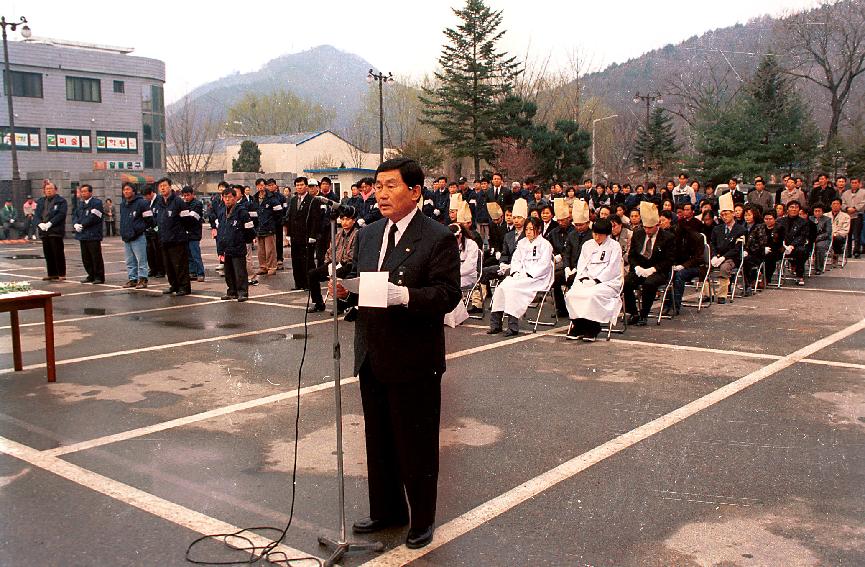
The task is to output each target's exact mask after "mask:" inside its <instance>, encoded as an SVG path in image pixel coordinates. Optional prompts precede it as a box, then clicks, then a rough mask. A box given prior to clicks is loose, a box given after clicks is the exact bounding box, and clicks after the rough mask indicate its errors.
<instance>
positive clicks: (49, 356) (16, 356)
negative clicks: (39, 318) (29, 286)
mask: <svg viewBox="0 0 865 567" xmlns="http://www.w3.org/2000/svg"><path fill="white" fill-rule="evenodd" d="M59 296H60V293H59V292H56V291H40V290H32V291H19V292H14V293H3V294H0V313H6V312H7V311H8V312H9V315H10V317H11V318H12V359H13V360H14V363H15V371H16V372H18V371H21V370H23V369H24V365H23V364H22V361H21V327H20V325H19V323H18V312H19V311H21V310H24V309H40V308H41V309H42V311H43V313H44V314H45V364H46V366H47V367H48V381H49V382H54V381H56V380H57V374H56V372H55V364H54V307H53V305H52V303H51V300H52V298H54V297H59Z"/></svg>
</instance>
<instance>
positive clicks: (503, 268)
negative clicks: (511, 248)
mask: <svg viewBox="0 0 865 567" xmlns="http://www.w3.org/2000/svg"><path fill="white" fill-rule="evenodd" d="M510 269H511V265H510V264H499V275H500V276H503V275H505V272H507V271H508V270H510Z"/></svg>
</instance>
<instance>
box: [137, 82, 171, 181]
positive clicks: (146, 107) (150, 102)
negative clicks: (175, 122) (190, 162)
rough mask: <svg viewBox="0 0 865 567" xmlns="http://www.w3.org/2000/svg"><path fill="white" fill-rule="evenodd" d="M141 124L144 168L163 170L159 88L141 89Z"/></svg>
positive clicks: (162, 114)
mask: <svg viewBox="0 0 865 567" xmlns="http://www.w3.org/2000/svg"><path fill="white" fill-rule="evenodd" d="M141 123H142V127H141V130H142V133H143V134H144V140H143V143H144V167H145V168H148V169H163V168H164V167H165V162H164V153H165V152H164V148H165V98H164V95H163V91H162V87H161V86H157V85H144V86H143V87H142V90H141Z"/></svg>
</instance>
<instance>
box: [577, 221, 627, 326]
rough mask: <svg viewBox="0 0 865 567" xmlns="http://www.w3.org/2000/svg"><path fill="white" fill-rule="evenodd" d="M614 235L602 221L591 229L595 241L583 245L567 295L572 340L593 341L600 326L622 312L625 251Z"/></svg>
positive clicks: (597, 222) (610, 225)
mask: <svg viewBox="0 0 865 567" xmlns="http://www.w3.org/2000/svg"><path fill="white" fill-rule="evenodd" d="M612 231H613V225H612V223H611V222H610V221H609V219H599V220H597V221H595V223H594V224H593V225H592V240H589V241H587V242H586V243H585V244H583V250H582V251H581V252H580V261H579V263H578V264H577V269H576V272H575V274H574V283H573V285H571V287H570V288H569V289H568V293H567V294H566V295H565V301H566V304H567V313H568V317H569V318H570V320H571V326H570V328H569V329H568V334H567V338H568V339H570V340H579V339H583V340H584V341H587V342H591V341H594V340H595V337H597V336H598V333H599V332H601V325H602V324H603V323H608V322H610V321H612V320H613V319H614V318H616V317H617V316H618V313H619V311H620V310H621V309H622V300H621V297H620V294H619V290H620V289H621V287H622V273H623V261H622V247H621V246H619V243H618V242H616V241H615V240H614V239H613V238H611V236H610V235H611V234H612Z"/></svg>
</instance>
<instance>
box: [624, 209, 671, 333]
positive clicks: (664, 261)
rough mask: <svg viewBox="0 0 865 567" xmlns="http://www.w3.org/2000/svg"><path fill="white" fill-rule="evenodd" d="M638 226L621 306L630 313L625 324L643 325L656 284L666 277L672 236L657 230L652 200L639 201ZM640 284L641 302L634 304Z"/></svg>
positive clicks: (657, 285) (629, 253)
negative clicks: (623, 300) (639, 223)
mask: <svg viewBox="0 0 865 567" xmlns="http://www.w3.org/2000/svg"><path fill="white" fill-rule="evenodd" d="M640 218H641V219H642V226H640V227H639V228H637V229H636V230H634V234H633V236H632V237H631V248H630V250H629V251H628V264H629V265H630V271H629V272H628V275H626V276H625V288H624V291H625V309H626V310H627V312H628V313H629V314H630V315H631V316H630V318H629V319H628V324H629V325H640V326H643V325H645V324H646V322H647V321H648V319H649V311H651V309H652V303H653V302H654V301H655V294H656V293H657V291H658V288H660V287H663V286H665V285H667V282H668V281H670V270H671V269H672V267H673V249H674V247H675V238H674V237H673V234H672V233H671V232H670V231H667V230H659V228H660V227H659V218H658V209H657V207H656V206H655V204H654V203H650V202H647V201H643V202H642V203H640ZM640 286H642V293H641V296H642V305H641V306H640V308H639V309H638V308H637V295H636V291H637V288H639V287H640Z"/></svg>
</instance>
